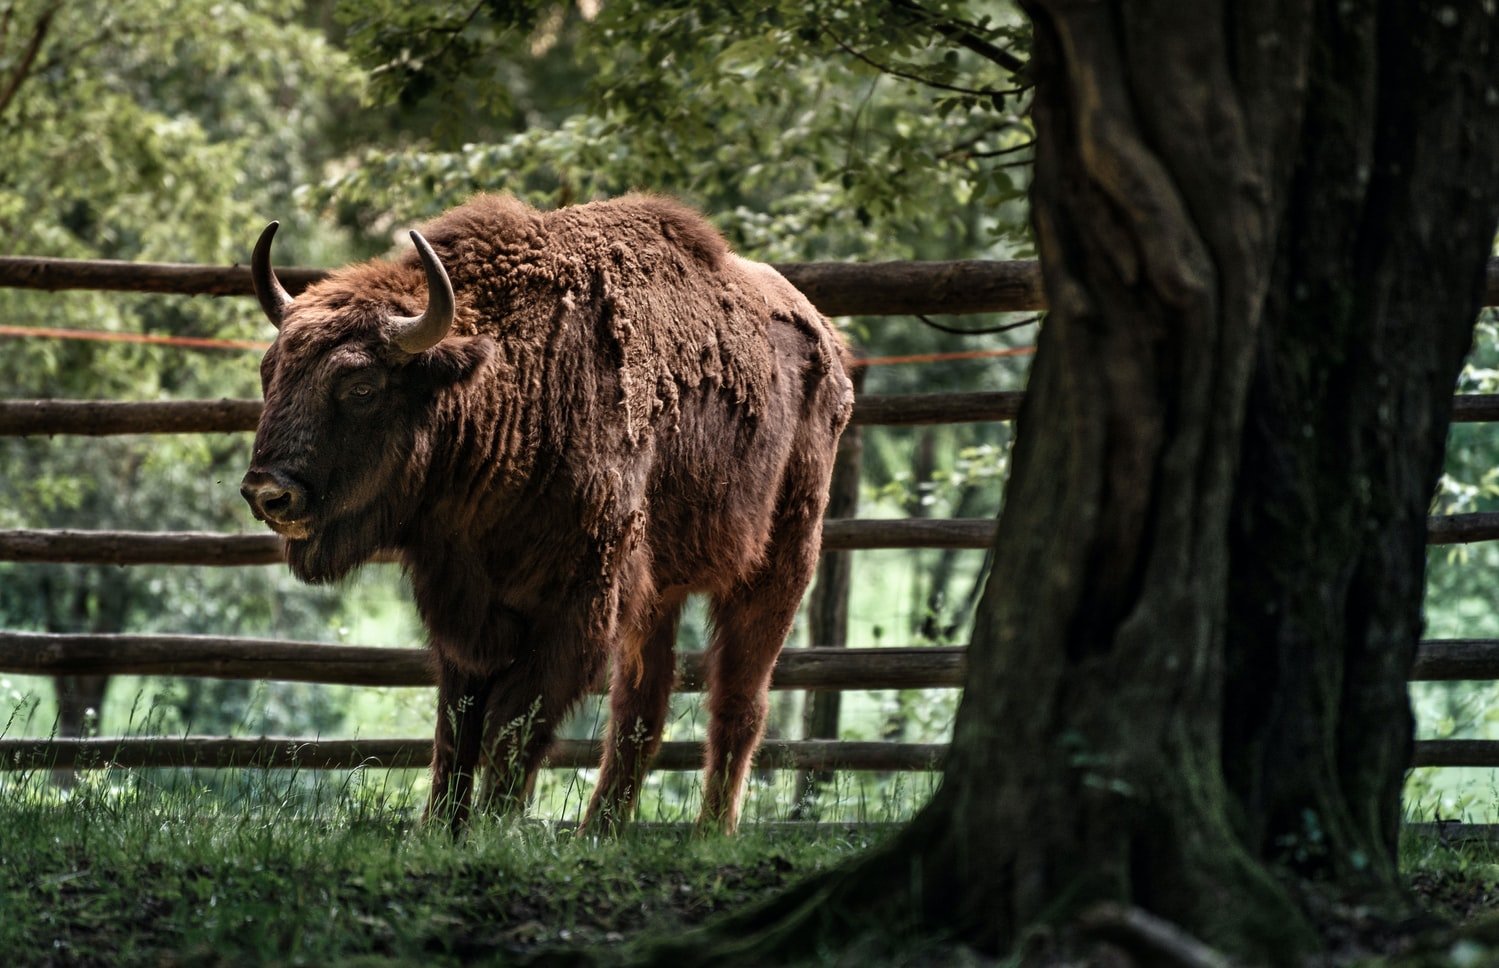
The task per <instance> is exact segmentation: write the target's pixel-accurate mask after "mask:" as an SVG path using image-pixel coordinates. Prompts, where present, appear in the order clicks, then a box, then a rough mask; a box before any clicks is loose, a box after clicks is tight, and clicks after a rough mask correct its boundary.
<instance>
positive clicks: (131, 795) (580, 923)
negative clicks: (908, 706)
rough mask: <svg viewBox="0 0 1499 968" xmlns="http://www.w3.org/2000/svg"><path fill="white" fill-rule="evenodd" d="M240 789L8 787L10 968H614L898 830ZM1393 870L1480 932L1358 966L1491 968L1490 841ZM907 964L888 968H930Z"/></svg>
mask: <svg viewBox="0 0 1499 968" xmlns="http://www.w3.org/2000/svg"><path fill="white" fill-rule="evenodd" d="M224 772H229V771H224ZM237 773H238V775H237V776H236V777H235V779H234V780H233V781H232V782H225V780H224V777H223V774H222V773H220V774H192V773H188V772H182V771H140V772H135V773H103V772H101V773H96V774H90V775H89V776H87V777H84V778H83V779H82V780H81V781H80V782H79V783H78V785H77V786H75V787H74V788H73V789H72V790H71V791H67V792H60V791H58V790H57V789H55V788H53V787H51V786H50V785H48V784H47V783H45V782H44V778H43V777H41V776H39V775H33V776H30V777H13V778H10V779H5V780H3V781H0V950H3V951H5V952H6V953H7V957H8V958H9V959H10V961H11V962H12V963H13V964H16V965H30V964H40V965H131V964H153V965H160V964H168V965H175V964H193V965H199V964H223V965H240V964H278V965H280V964H293V965H294V964H319V965H324V964H326V965H408V964H410V965H417V964H420V965H443V964H467V963H474V962H482V963H491V964H506V963H515V962H517V961H520V960H524V959H525V958H526V957H527V956H528V955H530V954H533V953H535V952H537V951H539V950H542V949H549V948H555V947H559V946H560V947H567V948H579V947H581V948H589V949H593V950H595V951H601V952H604V953H606V957H605V958H604V959H603V961H604V963H607V952H609V951H610V950H612V949H615V948H617V947H619V946H622V945H624V944H626V943H627V942H630V941H634V940H637V939H640V938H643V937H650V936H656V935H662V934H675V933H679V932H681V931H683V930H685V929H687V928H689V927H691V926H695V925H698V924H701V923H703V922H705V921H706V920H708V919H709V918H711V917H712V916H714V915H715V914H718V913H720V912H725V911H730V910H738V909H742V908H743V907H744V906H746V905H748V904H752V903H754V902H756V901H758V900H760V899H762V898H765V897H768V896H770V895H772V894H774V893H775V892H777V891H779V890H780V889H782V888H784V887H785V886H787V885H789V884H790V883H792V882H794V881H795V880H797V879H799V878H801V877H803V876H806V875H808V874H810V873H812V872H815V871H819V870H824V869H827V868H828V867H830V866H833V865H836V864H838V863H841V862H842V861H844V860H847V859H849V858H850V857H852V856H854V855H855V854H857V853H858V852H860V851H862V850H864V849H866V848H868V847H869V846H870V845H872V844H873V843H875V842H877V841H878V840H879V839H880V838H882V837H884V836H888V835H889V833H890V831H891V830H892V828H891V827H890V826H888V825H886V826H872V825H866V826H864V827H852V826H840V825H836V824H834V825H824V826H822V827H819V828H814V829H812V830H798V831H795V832H788V831H787V830H786V829H785V828H783V827H774V826H771V825H767V826H765V827H762V828H757V827H756V826H755V825H753V824H750V825H748V826H747V827H746V828H745V830H744V831H743V833H742V834H741V836H739V837H737V838H723V837H717V836H711V837H698V836H694V835H693V834H692V833H691V832H690V831H688V830H685V829H682V828H680V827H676V828H662V827H636V828H633V829H631V830H629V831H628V832H627V833H626V834H625V835H624V836H622V837H620V838H619V839H617V840H596V839H593V838H591V837H587V836H584V835H580V834H576V833H574V832H573V831H572V830H571V829H569V828H567V827H565V826H562V825H555V824H550V823H543V822H540V821H535V820H532V821H521V822H514V823H507V824H500V823H495V822H480V823H478V824H477V825H476V826H475V827H474V828H473V829H472V831H471V832H470V834H469V835H468V836H467V837H465V838H464V839H463V840H462V841H460V842H456V843H455V842H454V841H453V840H452V839H451V838H449V837H448V836H446V835H445V834H442V833H440V832H437V831H431V830H427V829H424V828H420V827H418V826H416V825H415V824H414V823H413V821H412V811H411V810H410V808H409V807H410V804H409V796H408V794H409V788H407V787H402V788H400V789H393V787H394V786H395V784H393V783H392V781H391V780H390V779H389V776H390V775H389V774H387V773H380V772H373V771H372V772H371V773H367V774H362V773H356V774H339V775H335V774H323V775H319V776H315V777H308V776H301V777H298V776H296V775H294V774H289V773H287V772H283V771H248V770H247V771H237ZM205 780H213V781H215V784H216V785H214V786H212V787H210V786H208V785H205V782H204V781H205ZM1401 861H1402V868H1403V869H1404V871H1405V872H1406V878H1407V881H1408V883H1409V884H1410V886H1411V888H1412V890H1413V891H1415V892H1416V893H1417V894H1418V895H1420V897H1421V898H1422V899H1423V900H1424V902H1425V904H1426V906H1427V908H1428V909H1429V910H1431V911H1432V912H1433V913H1434V914H1436V915H1438V916H1439V917H1442V918H1446V919H1450V920H1452V921H1457V922H1467V923H1468V924H1469V927H1468V928H1464V929H1463V930H1462V932H1460V933H1458V934H1455V935H1454V934H1452V933H1450V931H1439V932H1438V934H1437V935H1435V937H1436V938H1437V939H1438V940H1436V941H1430V942H1426V941H1419V939H1416V937H1415V936H1414V935H1412V936H1410V938H1411V939H1412V941H1419V945H1424V946H1425V947H1419V946H1418V947H1417V948H1414V949H1412V948H1409V947H1408V946H1407V945H1406V943H1405V942H1399V943H1396V942H1393V941H1392V942H1391V943H1390V947H1389V948H1387V949H1386V950H1384V951H1383V952H1380V953H1379V954H1378V955H1375V960H1373V961H1359V960H1358V959H1353V960H1354V961H1357V962H1358V963H1364V964H1401V965H1405V964H1422V965H1425V964H1433V965H1435V964H1458V963H1463V961H1464V959H1465V958H1467V957H1468V956H1470V955H1471V956H1474V957H1479V959H1480V960H1478V961H1473V962H1469V963H1473V964H1489V963H1495V962H1493V961H1491V960H1488V959H1491V958H1499V930H1495V929H1493V928H1488V927H1485V926H1484V922H1483V918H1484V916H1485V915H1487V914H1488V913H1489V912H1490V911H1492V910H1493V909H1494V907H1495V905H1496V904H1499V843H1495V842H1492V841H1484V840H1470V841H1463V842H1449V841H1446V840H1443V839H1442V838H1440V837H1437V836H1433V835H1428V834H1408V835H1407V836H1406V837H1405V838H1404V840H1403V843H1402V847H1401ZM1402 937H1404V935H1402ZM1402 949H1404V951H1405V956H1404V957H1401V956H1400V955H1399V954H1398V952H1399V951H1400V950H1402ZM886 950H888V949H886ZM1375 951H1376V952H1377V951H1379V949H1378V948H1376V949H1375ZM1369 953H1370V954H1374V952H1369ZM911 954H913V955H915V957H914V958H913V959H905V958H901V959H898V963H907V961H908V960H914V961H915V962H916V963H933V962H930V957H931V951H930V950H927V951H924V952H919V953H917V952H912V953H911ZM953 954H954V956H957V955H959V954H961V952H954V953H953ZM923 956H924V957H923ZM1381 956H1384V957H1390V956H1394V958H1395V960H1393V961H1388V960H1381ZM868 960H870V963H871V964H884V963H888V962H886V961H885V960H884V959H883V958H878V957H875V958H872V959H868Z"/></svg>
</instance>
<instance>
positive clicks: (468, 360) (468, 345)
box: [410, 336, 496, 387]
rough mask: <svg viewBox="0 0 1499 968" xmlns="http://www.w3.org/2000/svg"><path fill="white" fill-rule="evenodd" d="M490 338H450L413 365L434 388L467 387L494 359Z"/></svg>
mask: <svg viewBox="0 0 1499 968" xmlns="http://www.w3.org/2000/svg"><path fill="white" fill-rule="evenodd" d="M495 350H496V347H495V342H494V340H492V339H490V338H489V337H488V336H462V337H449V338H448V339H445V340H443V341H442V342H441V343H438V344H437V345H436V346H434V347H432V348H431V349H430V350H427V351H426V352H424V353H418V354H417V355H416V356H415V357H413V358H412V360H411V363H410V365H411V366H415V367H418V368H420V369H421V370H422V372H424V373H426V374H427V375H428V377H429V378H430V379H431V381H432V383H433V384H434V385H435V386H439V387H445V386H451V385H453V384H458V383H466V382H468V380H469V379H471V378H472V377H473V376H474V374H476V373H478V372H479V371H480V370H482V369H483V368H484V364H486V363H488V362H489V360H490V359H491V358H492V357H493V356H494V355H495Z"/></svg>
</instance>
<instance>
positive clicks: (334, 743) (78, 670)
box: [0, 258, 1499, 771]
mask: <svg viewBox="0 0 1499 968" xmlns="http://www.w3.org/2000/svg"><path fill="white" fill-rule="evenodd" d="M778 268H780V269H781V271H782V272H783V273H784V274H785V275H786V276H787V277H788V278H790V279H791V280H792V281H793V282H794V283H796V284H797V285H798V286H799V287H800V288H802V290H803V291H804V292H806V293H807V295H808V296H809V297H810V298H811V299H812V301H813V302H814V303H815V304H816V305H817V306H818V308H819V309H821V310H822V311H823V312H825V313H827V314H829V315H890V314H909V313H924V314H926V313H930V314H936V313H976V312H1001V311H1029V310H1035V309H1041V308H1044V305H1043V301H1042V294H1041V284H1040V273H1039V271H1038V269H1037V267H1036V265H1035V264H1034V263H1028V262H949V263H880V264H841V263H840V264H832V263H813V264H792V265H784V266H779V267H778ZM321 275H322V273H321V271H319V270H310V269H294V268H290V269H282V270H278V276H279V277H280V278H281V280H282V282H283V283H284V284H285V285H286V286H287V288H288V289H290V290H291V291H292V292H297V291H300V289H301V288H303V287H305V286H306V285H308V284H309V283H310V282H312V281H314V280H315V279H317V278H319V277H320V276H321ZM0 286H10V287H20V288H31V289H41V290H49V291H52V290H59V289H72V288H88V289H103V290H112V291H130V292H154V293H173V294H178V295H215V296H243V295H248V294H250V292H251V289H250V283H249V273H248V270H247V269H245V268H244V267H216V266H190V265H153V264H141V263H122V262H78V261H72V260H59V259H30V258H0ZM1486 304H1488V305H1499V260H1494V261H1491V262H1490V264H1489V269H1488V288H1487V299H1486ZM1021 399H1022V394H1019V393H937V394H917V395H900V396H861V397H860V398H859V400H858V401H857V404H856V406H855V412H854V421H855V423H856V424H857V425H860V426H911V425H921V424H940V423H956V422H966V421H981V420H1010V419H1013V418H1014V417H1015V415H1016V414H1017V413H1018V412H1019V408H1020V403H1021ZM1454 405H1455V409H1454V418H1455V419H1456V420H1459V421H1499V395H1461V396H1458V397H1456V398H1455V400H1454ZM259 412H260V402H259V401H255V400H217V401H209V400H204V401H172V402H151V403H121V402H109V401H59V400H14V401H4V402H0V436H36V435H84V436H99V435H114V434H171V433H239V432H245V431H249V430H252V429H254V426H255V422H256V420H257V418H258V416H259ZM993 535H994V521H992V520H990V519H953V520H935V519H911V520H851V519H831V520H829V521H828V522H827V523H826V527H825V530H824V542H823V547H824V550H825V551H851V550H858V549H871V548H985V547H987V546H988V545H989V544H990V543H991V541H992V539H993ZM1490 540H1499V514H1460V515H1442V516H1436V517H1433V518H1431V519H1430V522H1429V541H1430V543H1432V544H1450V543H1457V542H1470V541H1490ZM281 560H282V552H281V545H280V539H279V538H277V537H276V536H274V535H270V534H265V533H254V534H201V533H143V532H110V531H56V530H19V531H0V561H10V562H69V563H81V564H113V565H142V564H170V565H196V566H243V565H271V564H277V563H279V562H280V561H281ZM701 661H702V659H701V656H700V655H697V654H691V653H689V654H686V655H683V656H682V657H681V659H680V670H679V671H680V675H679V684H678V688H679V690H681V691H696V690H699V689H700V688H701V685H702V667H701ZM964 662H965V650H964V649H962V648H957V647H917V648H900V647H896V648H877V649H849V648H806V649H788V650H786V651H785V652H784V653H782V656H781V660H780V662H779V664H778V665H777V667H776V670H775V676H774V680H773V683H772V688H776V689H807V690H822V691H836V690H854V689H914V688H958V687H961V685H962V682H963V675H964V668H965V665H964ZM0 670H4V671H10V672H16V673H25V674H35V675H88V674H93V675H99V674H105V675H116V674H137V675H173V676H206V677H215V678H226V679H275V680H284V681H298V682H313V683H336V684H344V685H355V686H377V685H378V686H411V687H421V686H429V685H430V684H431V682H432V678H431V672H430V670H429V668H428V666H427V662H426V657H425V653H424V652H423V650H420V649H391V648H368V647H361V646H347V645H323V644H317V643H307V642H287V641H280V640H268V639H246V638H225V637H213V636H180V635H45V634H38V633H25V632H0ZM1412 678H1413V679H1415V680H1441V681H1451V680H1486V679H1499V640H1491V639H1464V640H1441V641H1428V642H1424V643H1422V645H1421V648H1420V651H1419V654H1418V658H1417V662H1416V665H1415V668H1414V670H1413V673H1412ZM595 688H601V686H596V687H595ZM944 749H945V747H943V746H942V745H940V744H924V743H894V742H877V743H854V742H847V741H834V740H800V741H793V742H780V741H770V742H767V743H766V745H765V747H764V748H763V749H762V751H761V753H760V756H759V765H760V766H762V767H769V768H787V769H796V770H802V771H825V770H831V769H850V770H882V771H883V770H928V769H933V768H935V767H936V766H937V765H938V763H939V762H940V759H941V756H942V754H943V751H944ZM598 753H599V750H598V747H597V744H596V743H595V742H591V741H571V740H569V741H559V742H558V743H557V744H556V745H555V746H554V747H553V749H552V751H551V755H550V763H551V765H553V766H557V767H578V766H592V765H594V764H595V763H597V760H598ZM430 756H431V741H430V740H427V739H391V740H313V739H306V738H297V737H277V738H272V737H259V738H249V739H232V738H224V737H186V738H183V737H175V738H166V737H162V738H151V737H147V738H99V739H55V738H54V739H49V740H20V739H4V740H0V769H11V770H16V769H38V768H51V767H73V768H79V769H86V768H94V767H105V766H121V767H130V766H209V767H227V766H262V767H283V766H284V767H298V768H302V769H349V768H353V767H357V766H378V767H401V766H419V765H422V764H424V763H426V762H427V761H428V760H429V759H430ZM701 762H702V751H701V748H700V745H699V744H696V743H682V742H669V743H666V744H665V745H664V747H663V749H662V751H661V754H660V755H659V756H658V758H657V760H656V762H655V764H654V768H656V769H666V770H689V769H696V768H697V767H698V766H699V764H700V763H701ZM1412 765H1413V766H1485V767H1499V741H1479V740H1443V741H1426V742H1421V743H1418V744H1416V751H1415V756H1414V759H1413V761H1412Z"/></svg>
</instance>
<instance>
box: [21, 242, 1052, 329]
mask: <svg viewBox="0 0 1499 968" xmlns="http://www.w3.org/2000/svg"><path fill="white" fill-rule="evenodd" d="M776 269H778V270H779V271H780V273H781V274H782V275H784V276H785V277H786V278H787V279H788V280H790V281H791V284H792V285H794V286H796V287H797V288H798V289H800V290H801V291H802V292H803V293H804V294H806V297H807V298H808V299H809V300H811V302H812V304H813V305H814V306H816V307H817V308H818V309H819V310H821V311H822V312H823V313H824V314H825V315H828V316H890V315H909V314H913V313H934V314H942V313H991V312H1030V311H1033V310H1038V309H1044V308H1045V302H1046V300H1045V297H1044V295H1043V293H1042V289H1041V270H1040V268H1039V267H1038V266H1037V264H1036V263H1035V262H1033V261H1012V262H1001V261H987V260H978V259H971V260H960V261H954V262H788V263H780V264H777V265H776ZM327 274H328V273H327V270H324V269H307V268H296V267H288V268H278V269H277V270H276V277H277V278H278V279H280V280H281V283H282V285H284V286H286V288H287V290H288V291H289V292H291V293H292V294H293V295H295V294H297V293H299V292H301V291H302V290H303V289H305V288H307V287H308V286H309V285H311V284H312V283H314V282H316V281H317V280H319V279H322V278H324V277H325V276H326V275H327ZM0 286H3V287H9V288H14V289H40V290H44V291H47V292H56V291H58V290H61V289H96V290H107V291H113V292H151V293H170V294H176V295H184V296H250V295H254V292H255V290H254V289H253V288H252V286H251V283H250V270H249V268H248V267H247V266H205V265H184V264H180V263H162V262H119V261H114V260H80V259H44V258H32V257H26V256H7V257H0Z"/></svg>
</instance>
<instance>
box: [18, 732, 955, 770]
mask: <svg viewBox="0 0 1499 968" xmlns="http://www.w3.org/2000/svg"><path fill="white" fill-rule="evenodd" d="M946 752H947V746H946V745H945V744H942V743H886V742H853V741H849V740H796V741H791V742H777V741H775V740H771V741H768V742H766V743H765V744H764V745H763V746H761V747H760V752H759V753H758V754H757V755H756V757H755V763H756V765H757V766H758V767H760V768H762V769H787V770H879V771H886V770H890V771H909V770H934V769H938V768H939V767H940V765H941V761H942V756H943V755H944V754H945V753H946ZM602 753H603V746H602V744H601V743H599V742H597V741H594V740H558V741H557V742H556V743H554V744H552V749H551V751H550V753H549V754H548V761H549V764H548V765H550V766H552V767H560V768H575V769H576V768H587V767H593V766H598V763H599V756H600V755H601V754H602ZM430 762H432V741H431V740H430V739H345V740H311V739H305V738H299V737H291V736H287V737H271V736H266V737H251V738H230V737H222V736H188V737H142V738H134V737H131V738H113V737H106V738H94V739H50V740H26V739H0V771H5V770H40V769H55V768H58V767H63V768H72V769H79V770H87V769H105V768H110V767H203V768H212V769H218V768H223V767H260V768H295V769H303V770H347V769H354V768H356V767H376V768H380V769H387V768H396V769H399V768H402V767H425V766H426V765H427V764H428V763H430ZM702 765H703V745H702V744H701V743H694V742H683V741H676V742H670V741H669V742H666V743H662V744H661V752H659V753H658V754H656V758H655V759H654V760H653V761H652V762H651V768H652V769H655V770H698V769H701V768H702Z"/></svg>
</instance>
